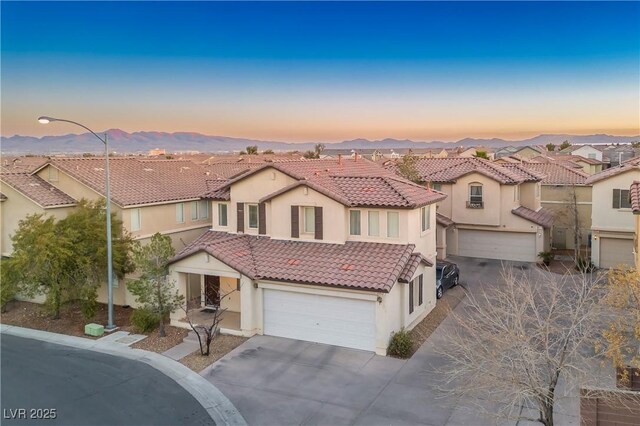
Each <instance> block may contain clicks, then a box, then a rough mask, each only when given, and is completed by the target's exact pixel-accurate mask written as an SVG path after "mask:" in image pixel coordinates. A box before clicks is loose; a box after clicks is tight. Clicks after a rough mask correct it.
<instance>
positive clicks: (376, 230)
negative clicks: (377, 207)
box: [368, 211, 380, 237]
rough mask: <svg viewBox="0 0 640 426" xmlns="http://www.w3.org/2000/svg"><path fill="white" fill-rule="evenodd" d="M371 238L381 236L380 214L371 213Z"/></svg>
mask: <svg viewBox="0 0 640 426" xmlns="http://www.w3.org/2000/svg"><path fill="white" fill-rule="evenodd" d="M368 216H369V217H368V219H369V236H370V237H378V236H380V212H377V211H369V215H368Z"/></svg>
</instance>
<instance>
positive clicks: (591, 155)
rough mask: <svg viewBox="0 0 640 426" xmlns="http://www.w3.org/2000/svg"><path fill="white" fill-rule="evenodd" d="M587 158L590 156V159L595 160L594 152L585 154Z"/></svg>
mask: <svg viewBox="0 0 640 426" xmlns="http://www.w3.org/2000/svg"><path fill="white" fill-rule="evenodd" d="M587 158H590V159H592V160H595V159H596V154H594V153H591V154H587Z"/></svg>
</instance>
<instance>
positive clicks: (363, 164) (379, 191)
mask: <svg viewBox="0 0 640 426" xmlns="http://www.w3.org/2000/svg"><path fill="white" fill-rule="evenodd" d="M266 168H274V169H276V170H279V171H281V172H282V173H285V174H287V175H289V176H291V177H292V178H294V179H297V180H298V181H297V182H294V183H293V184H291V185H289V186H287V187H285V188H282V189H280V190H278V191H276V192H274V193H272V194H269V195H268V196H266V197H264V198H263V199H262V200H260V201H262V202H264V201H268V200H270V199H273V198H275V197H277V196H279V195H281V194H283V193H285V192H288V191H290V190H292V189H294V188H297V187H299V186H308V187H309V188H312V189H314V190H316V191H318V192H320V193H322V194H324V195H326V196H327V197H329V198H332V199H334V200H336V201H338V202H339V203H342V204H344V205H346V206H350V207H360V206H363V207H364V206H368V207H373V206H375V207H398V208H416V207H420V206H424V205H427V204H432V203H436V202H438V201H440V200H443V199H444V198H445V197H446V195H445V194H443V193H441V192H437V191H434V190H432V189H429V188H426V187H424V186H421V185H417V184H415V183H413V182H410V181H408V180H406V179H404V178H401V177H399V176H397V175H395V173H393V172H392V171H390V170H387V169H384V168H382V167H380V166H379V165H378V164H376V163H374V162H371V161H368V160H364V159H362V158H360V159H358V160H357V161H355V160H352V159H343V160H342V161H340V162H339V161H337V160H335V159H331V160H307V161H289V162H282V163H276V164H265V165H264V166H262V167H260V168H258V169H254V170H252V171H251V172H250V173H247V174H245V175H242V176H240V177H238V178H236V179H231V180H230V181H229V183H228V186H231V185H232V184H233V183H235V182H237V181H239V180H241V179H244V178H245V177H247V176H249V175H251V174H252V173H256V172H258V171H260V170H264V169H266Z"/></svg>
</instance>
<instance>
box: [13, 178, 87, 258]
mask: <svg viewBox="0 0 640 426" xmlns="http://www.w3.org/2000/svg"><path fill="white" fill-rule="evenodd" d="M0 191H2V192H1V193H0V200H2V203H1V204H0V229H1V230H2V231H1V232H0V246H1V248H2V256H3V257H8V256H11V253H12V252H13V242H12V241H11V237H12V236H13V234H14V233H15V232H16V230H17V229H18V224H19V222H20V221H21V220H22V219H24V218H25V217H27V216H28V215H32V214H43V215H46V216H53V217H55V218H56V219H62V218H64V217H66V216H67V214H68V213H69V212H70V211H71V210H72V209H73V208H74V207H75V205H76V200H75V199H73V198H72V197H71V196H69V195H68V194H66V193H64V192H62V191H60V190H59V189H57V188H56V187H54V186H53V185H51V184H50V183H48V182H46V181H45V180H43V179H42V178H41V177H40V176H37V175H32V174H30V173H24V172H18V173H15V172H14V173H12V172H8V173H2V174H0Z"/></svg>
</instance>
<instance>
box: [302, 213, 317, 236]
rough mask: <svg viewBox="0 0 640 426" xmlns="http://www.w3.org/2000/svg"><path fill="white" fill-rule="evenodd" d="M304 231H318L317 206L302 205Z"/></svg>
mask: <svg viewBox="0 0 640 426" xmlns="http://www.w3.org/2000/svg"><path fill="white" fill-rule="evenodd" d="M302 222H303V223H302V232H304V233H305V234H314V233H315V232H316V209H315V207H302Z"/></svg>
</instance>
